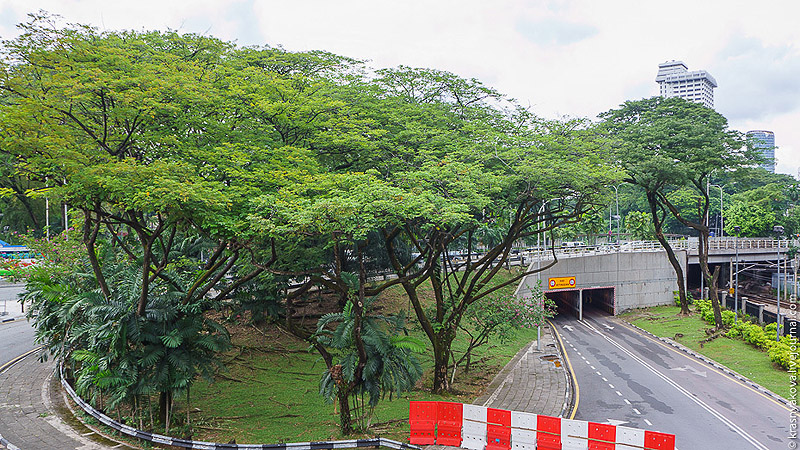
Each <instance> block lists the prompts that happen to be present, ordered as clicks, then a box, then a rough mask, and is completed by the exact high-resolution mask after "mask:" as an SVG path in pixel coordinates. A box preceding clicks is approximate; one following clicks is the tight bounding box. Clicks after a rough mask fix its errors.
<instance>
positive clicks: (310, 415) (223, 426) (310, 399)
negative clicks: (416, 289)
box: [176, 272, 536, 444]
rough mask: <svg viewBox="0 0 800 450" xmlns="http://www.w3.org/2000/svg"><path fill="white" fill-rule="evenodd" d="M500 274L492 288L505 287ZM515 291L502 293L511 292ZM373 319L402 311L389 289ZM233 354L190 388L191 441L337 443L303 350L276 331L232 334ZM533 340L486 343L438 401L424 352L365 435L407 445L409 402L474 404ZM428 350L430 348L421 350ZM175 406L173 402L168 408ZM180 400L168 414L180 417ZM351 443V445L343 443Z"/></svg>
mask: <svg viewBox="0 0 800 450" xmlns="http://www.w3.org/2000/svg"><path fill="white" fill-rule="evenodd" d="M509 276H510V275H509V274H508V273H507V272H501V274H500V275H498V277H500V278H499V279H498V280H496V281H499V280H502V279H508V278H507V277H509ZM515 288H516V285H512V286H509V287H508V288H507V289H506V290H507V291H509V292H513V290H514V289H515ZM378 302H379V304H380V305H381V307H382V309H381V312H384V313H386V312H396V311H398V310H401V309H407V308H408V304H407V302H408V300H407V297H406V296H405V294H404V292H403V291H402V289H400V288H399V287H396V288H392V289H389V290H387V291H386V292H384V293H383V294H382V295H381V297H380V298H379V300H378ZM409 326H410V329H411V333H412V335H414V336H416V337H418V338H420V339H422V340H423V342H426V343H428V341H427V338H426V337H425V336H424V334H423V333H422V331H421V330H419V329H418V328H419V327H418V326H416V325H415V322H413V321H411V319H410V323H409ZM233 331H234V333H233V337H234V344H235V349H234V351H233V352H231V353H229V354H228V355H227V356H226V366H227V367H228V371H227V372H226V373H224V374H222V375H221V376H218V377H217V379H216V380H215V381H214V383H211V384H209V383H207V382H205V381H201V382H198V383H196V384H195V385H194V387H193V388H192V391H191V408H190V409H191V410H192V413H191V414H192V422H193V425H194V430H195V433H194V439H200V440H207V441H215V442H228V441H230V440H231V439H235V440H236V442H237V443H240V444H242V443H278V442H298V441H313V440H328V439H344V438H345V437H343V436H341V435H340V434H339V429H338V412H337V411H336V410H335V408H334V405H332V404H326V403H325V402H324V401H323V399H322V397H321V396H320V395H319V392H318V391H319V380H320V375H321V374H322V372H323V371H324V370H325V364H324V362H323V361H322V360H321V359H320V358H319V355H318V354H317V353H316V352H308V345H307V344H306V343H304V342H302V341H300V340H297V339H295V338H293V337H291V336H288V335H287V334H285V333H282V332H280V331H279V330H278V329H277V328H274V327H267V328H265V329H259V330H256V329H255V328H253V327H248V326H238V327H235V328H234V329H233ZM534 339H536V330H535V329H533V330H520V331H519V332H517V333H516V334H515V336H514V337H513V339H511V340H509V341H507V342H505V343H501V342H497V341H493V342H491V343H490V345H488V346H485V347H482V348H480V349H479V350H478V351H477V353H476V354H475V355H474V357H473V366H472V368H471V370H470V372H469V373H464V372H463V371H462V370H459V371H458V372H457V373H456V378H455V383H454V384H453V387H454V389H453V394H451V395H449V396H448V397H446V398H444V397H441V396H433V395H431V394H430V393H429V392H428V390H429V389H430V387H431V382H432V375H431V372H432V369H433V358H432V354H431V353H430V352H428V353H426V354H422V355H419V358H420V361H421V363H422V365H423V367H424V369H425V375H424V376H423V378H422V380H420V382H419V383H418V384H417V387H416V388H415V390H414V391H413V392H410V393H408V394H404V395H403V397H401V398H397V397H395V398H394V399H393V400H392V401H389V399H388V398H386V399H385V400H383V401H381V402H380V404H379V405H378V407H377V408H376V409H375V417H374V419H373V426H372V427H371V429H370V432H369V435H371V436H378V435H380V436H382V437H386V438H390V439H395V440H400V441H405V440H407V439H408V434H409V427H408V423H407V420H408V402H409V400H448V401H456V402H464V403H469V402H471V401H472V400H474V399H475V398H476V397H478V396H479V395H480V394H481V393H482V392H483V390H484V389H485V388H486V386H488V384H489V382H490V381H491V380H492V378H493V377H494V375H495V374H496V373H497V372H499V371H500V370H501V369H502V368H503V367H504V366H505V364H506V363H508V361H510V360H511V358H513V357H514V355H515V354H516V353H517V351H519V349H521V348H522V347H524V346H525V345H526V344H528V343H529V342H531V341H532V340H534ZM466 344H467V342H466V340H465V339H457V341H456V342H455V343H454V348H455V351H456V354H457V355H459V354H461V353H462V351H463V350H464V349H465V348H466ZM428 347H429V348H430V344H429V343H428ZM176 401H177V400H176ZM184 405H185V399H182V400H181V403H180V404H179V405H178V408H176V410H181V411H184V410H185V408H184ZM347 438H352V437H347Z"/></svg>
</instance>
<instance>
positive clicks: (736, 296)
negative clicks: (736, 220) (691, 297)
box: [733, 225, 742, 323]
mask: <svg viewBox="0 0 800 450" xmlns="http://www.w3.org/2000/svg"><path fill="white" fill-rule="evenodd" d="M741 229H742V228H741V227H740V226H738V225H737V226H735V227H733V231H734V232H735V233H736V238H735V239H736V240H735V241H733V246H734V247H735V248H736V276H735V277H734V278H735V279H736V284H735V285H734V286H733V304H734V311H735V314H734V316H733V323H736V320H737V319H738V318H739V231H740V230H741Z"/></svg>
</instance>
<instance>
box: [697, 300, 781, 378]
mask: <svg viewBox="0 0 800 450" xmlns="http://www.w3.org/2000/svg"><path fill="white" fill-rule="evenodd" d="M694 305H695V306H696V307H697V311H698V312H699V313H700V317H702V318H703V320H704V321H706V322H707V323H710V324H712V325H713V324H714V309H713V307H712V306H711V301H710V300H695V301H694ZM734 317H735V314H734V312H733V311H729V310H723V311H722V323H723V324H724V325H725V327H727V328H728V331H727V332H726V333H725V336H727V337H729V338H741V339H743V340H744V341H745V342H747V343H749V344H752V345H754V346H756V347H758V348H760V349H762V350H764V351H766V352H767V354H769V359H770V360H771V361H772V362H774V363H776V364H778V365H779V366H781V367H783V368H784V369H787V370H789V369H790V368H795V367H796V365H797V362H796V357H797V356H796V355H797V339H796V338H794V337H792V336H788V335H787V336H783V337H782V338H781V340H780V341H775V336H776V332H777V329H778V324H776V323H771V324H769V325H767V326H765V327H761V326H759V325H757V324H754V323H751V322H748V321H746V320H739V321H737V322H736V323H734Z"/></svg>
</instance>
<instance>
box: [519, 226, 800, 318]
mask: <svg viewBox="0 0 800 450" xmlns="http://www.w3.org/2000/svg"><path fill="white" fill-rule="evenodd" d="M795 244H797V242H795ZM670 245H671V246H672V248H673V250H675V253H676V256H677V257H678V260H679V262H680V264H681V267H682V268H683V272H684V274H686V276H687V278H691V277H692V276H694V277H697V278H699V264H700V261H699V251H698V247H699V241H698V239H697V238H694V239H680V240H672V241H670ZM789 248H790V241H788V240H777V239H751V238H739V239H737V238H728V237H724V238H711V239H710V240H709V264H711V265H723V268H727V267H731V266H732V262H733V261H734V260H735V259H736V255H737V252H738V257H739V261H740V262H744V263H752V264H756V263H759V264H763V265H765V266H766V267H769V266H770V265H772V266H773V267H775V266H777V264H776V263H777V261H778V257H779V255H780V258H781V259H782V260H783V259H784V258H786V253H787V252H788V250H789ZM553 256H554V255H553V251H552V249H550V250H545V249H541V250H535V249H534V250H529V251H524V252H522V254H521V259H522V261H524V263H529V264H528V268H529V270H533V269H537V268H544V267H547V266H548V265H549V264H552V263H553V261H554V258H553ZM555 257H556V258H557V261H558V262H556V264H555V265H553V266H552V267H549V268H547V269H545V270H543V271H541V272H539V273H536V274H533V275H529V276H527V277H526V278H524V279H523V280H522V282H521V283H520V285H519V286H518V287H517V291H516V295H518V296H527V295H530V293H531V289H532V288H533V287H534V286H536V285H537V284H538V283H541V285H542V290H543V291H544V292H545V293H546V295H547V296H548V297H550V298H553V299H554V300H556V301H557V303H558V304H560V305H561V306H562V307H566V308H567V309H569V310H571V312H572V313H574V314H575V315H577V316H578V317H582V314H583V308H584V307H585V306H587V305H591V306H592V307H596V308H599V309H601V310H604V311H606V312H607V313H609V314H613V315H616V314H619V313H621V312H623V311H626V310H628V309H633V308H641V307H647V306H656V305H666V304H671V303H672V302H673V301H674V292H675V291H677V290H678V284H677V283H678V281H677V279H676V276H675V271H674V269H673V268H672V265H671V264H670V263H669V260H668V258H667V253H666V251H664V249H663V248H662V247H661V244H660V243H659V242H658V241H636V242H625V243H622V244H620V245H608V244H604V245H599V246H582V247H574V248H557V249H555ZM726 273H727V274H730V273H732V269H727V270H726ZM728 276H729V275H728ZM687 281H690V280H683V282H684V283H687ZM697 281H698V282H699V280H697ZM687 284H688V283H687ZM720 285H724V281H723V280H720Z"/></svg>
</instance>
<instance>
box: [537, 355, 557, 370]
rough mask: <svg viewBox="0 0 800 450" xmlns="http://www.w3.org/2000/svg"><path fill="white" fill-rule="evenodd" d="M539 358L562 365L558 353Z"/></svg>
mask: <svg viewBox="0 0 800 450" xmlns="http://www.w3.org/2000/svg"><path fill="white" fill-rule="evenodd" d="M539 359H541V360H544V361H548V362H551V363H553V364H554V365H555V366H556V367H561V360H560V359H559V358H558V356H556V355H543V356H540V357H539Z"/></svg>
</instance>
